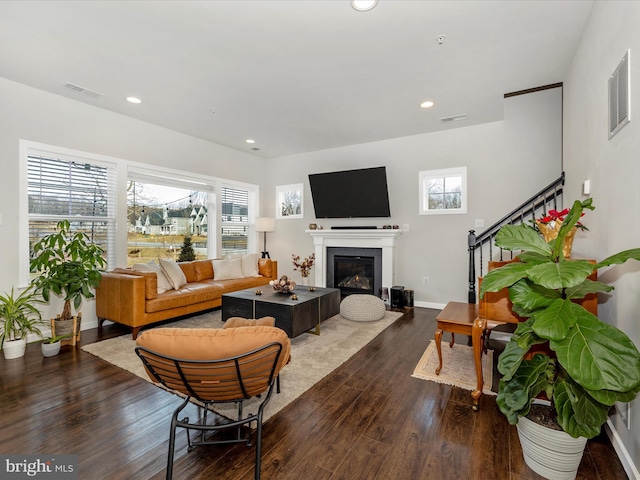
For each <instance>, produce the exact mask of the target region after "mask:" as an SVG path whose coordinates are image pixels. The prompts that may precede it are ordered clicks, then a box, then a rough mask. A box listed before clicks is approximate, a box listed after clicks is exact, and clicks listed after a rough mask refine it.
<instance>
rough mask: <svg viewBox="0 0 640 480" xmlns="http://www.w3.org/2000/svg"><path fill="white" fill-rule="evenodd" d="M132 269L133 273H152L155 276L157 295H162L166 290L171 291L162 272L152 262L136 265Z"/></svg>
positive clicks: (158, 266)
mask: <svg viewBox="0 0 640 480" xmlns="http://www.w3.org/2000/svg"><path fill="white" fill-rule="evenodd" d="M132 269H133V271H134V272H154V273H155V274H156V283H157V291H158V294H161V293H164V292H166V291H167V290H171V289H172V288H173V287H172V286H171V284H170V283H169V280H168V279H167V277H166V276H165V274H164V273H163V272H162V269H161V268H160V265H158V264H157V263H156V262H154V261H153V260H151V261H150V262H148V263H136V264H135V265H134V266H133V267H132ZM154 298H155V297H154Z"/></svg>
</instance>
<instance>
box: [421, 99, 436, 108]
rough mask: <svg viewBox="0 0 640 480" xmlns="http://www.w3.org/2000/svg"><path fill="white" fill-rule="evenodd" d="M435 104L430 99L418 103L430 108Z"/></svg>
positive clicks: (422, 106)
mask: <svg viewBox="0 0 640 480" xmlns="http://www.w3.org/2000/svg"><path fill="white" fill-rule="evenodd" d="M434 105H435V103H433V102H432V101H431V100H427V101H426V102H422V103H421V104H420V108H431V107H433V106H434Z"/></svg>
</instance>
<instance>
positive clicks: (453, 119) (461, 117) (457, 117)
mask: <svg viewBox="0 0 640 480" xmlns="http://www.w3.org/2000/svg"><path fill="white" fill-rule="evenodd" d="M465 118H467V114H466V113H461V114H460V115H451V116H450V117H442V118H441V119H440V121H441V122H443V123H447V122H457V121H458V120H464V119H465Z"/></svg>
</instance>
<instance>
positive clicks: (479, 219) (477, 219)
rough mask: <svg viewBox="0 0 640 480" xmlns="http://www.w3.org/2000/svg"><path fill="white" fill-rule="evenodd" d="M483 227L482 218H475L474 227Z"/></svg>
mask: <svg viewBox="0 0 640 480" xmlns="http://www.w3.org/2000/svg"><path fill="white" fill-rule="evenodd" d="M483 227H484V218H476V228H483Z"/></svg>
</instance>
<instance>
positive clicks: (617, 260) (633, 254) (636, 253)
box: [595, 248, 640, 269]
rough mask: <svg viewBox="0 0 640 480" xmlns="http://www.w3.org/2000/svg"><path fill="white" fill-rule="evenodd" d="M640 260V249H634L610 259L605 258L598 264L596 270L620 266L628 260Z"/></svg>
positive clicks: (612, 256)
mask: <svg viewBox="0 0 640 480" xmlns="http://www.w3.org/2000/svg"><path fill="white" fill-rule="evenodd" d="M630 259H633V260H640V248H632V249H631V250H625V251H624V252H619V253H616V254H615V255H611V256H610V257H607V258H605V259H604V260H602V261H601V262H600V263H598V264H596V266H595V268H596V269H598V268H602V267H608V266H609V265H620V264H622V263H624V262H626V261H627V260H630Z"/></svg>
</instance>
